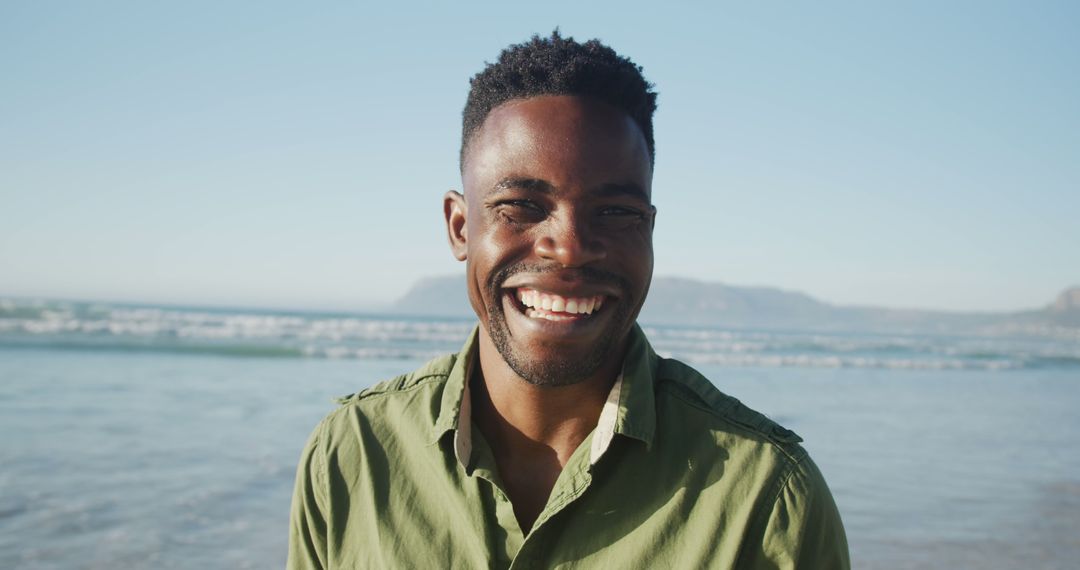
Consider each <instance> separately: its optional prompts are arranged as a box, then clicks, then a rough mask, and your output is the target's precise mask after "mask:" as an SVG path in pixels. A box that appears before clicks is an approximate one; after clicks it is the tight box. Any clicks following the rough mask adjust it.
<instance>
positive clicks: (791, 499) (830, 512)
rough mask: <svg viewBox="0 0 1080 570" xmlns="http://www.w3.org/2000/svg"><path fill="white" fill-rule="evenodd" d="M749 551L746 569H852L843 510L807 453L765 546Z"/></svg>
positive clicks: (780, 499)
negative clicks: (838, 508)
mask: <svg viewBox="0 0 1080 570" xmlns="http://www.w3.org/2000/svg"><path fill="white" fill-rule="evenodd" d="M747 552H748V554H749V556H748V558H749V560H747V562H748V564H746V567H747V568H755V569H757V568H760V569H765V568H770V569H774V568H775V569H781V568H783V569H801V568H812V569H819V568H820V569H823V570H826V569H827V570H831V569H839V570H849V569H850V568H851V562H850V560H849V556H848V545H847V536H846V535H845V534H844V524H843V522H841V520H840V512H839V511H838V510H837V508H836V502H835V501H834V500H833V496H832V493H830V492H829V487H828V485H826V484H825V478H824V477H823V476H822V475H821V471H819V470H818V468H817V465H815V464H814V462H813V461H812V460H811V459H810V458H809V457H804V458H803V459H802V461H800V462H799V464H798V465H797V466H796V468H795V470H794V471H792V473H791V475H790V476H789V477H788V479H787V482H786V483H785V484H784V486H783V488H782V489H781V491H780V494H779V495H778V496H777V498H776V502H775V504H774V505H773V508H772V512H771V513H770V514H769V517H768V519H767V520H766V522H765V530H764V535H763V537H762V541H761V545H760V546H757V545H755V546H754V547H750V548H748V549H747ZM740 567H742V565H740Z"/></svg>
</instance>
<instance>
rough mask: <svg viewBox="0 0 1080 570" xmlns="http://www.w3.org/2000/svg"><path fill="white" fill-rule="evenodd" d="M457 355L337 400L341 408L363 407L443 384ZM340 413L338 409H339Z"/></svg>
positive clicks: (448, 356)
mask: <svg viewBox="0 0 1080 570" xmlns="http://www.w3.org/2000/svg"><path fill="white" fill-rule="evenodd" d="M457 358H458V355H457V354H445V355H443V356H439V357H437V358H434V359H432V360H430V361H428V362H427V363H426V364H424V365H423V366H421V367H420V368H417V369H416V370H414V371H412V372H408V373H406V374H401V375H399V376H395V377H393V378H391V379H389V380H383V381H381V382H378V383H376V384H375V385H373V386H371V387H370V388H366V389H364V390H361V391H359V392H355V393H353V394H349V395H347V396H342V397H340V398H337V403H339V404H341V405H342V408H349V407H352V406H363V405H365V404H369V403H372V401H374V400H380V399H384V398H391V399H393V398H394V397H400V396H402V395H404V394H406V393H408V392H410V391H412V390H414V389H417V388H421V387H424V386H428V387H430V385H431V384H438V383H442V382H444V381H445V380H446V379H447V377H449V376H450V371H451V370H452V369H453V368H454V363H455V362H456V361H457ZM339 411H340V409H339Z"/></svg>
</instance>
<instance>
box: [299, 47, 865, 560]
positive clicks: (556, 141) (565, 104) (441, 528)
mask: <svg viewBox="0 0 1080 570" xmlns="http://www.w3.org/2000/svg"><path fill="white" fill-rule="evenodd" d="M655 108H656V94H655V93H654V92H653V91H652V88H651V85H649V84H648V83H647V82H646V81H645V79H644V78H643V77H642V76H641V70H640V68H639V67H637V66H636V65H634V64H633V63H631V62H630V61H629V60H627V59H625V58H622V57H620V56H618V55H616V54H615V52H613V51H612V50H611V49H610V48H607V47H606V46H603V45H602V44H600V43H599V42H596V41H591V42H588V43H585V44H579V43H577V42H574V41H573V40H572V39H564V38H562V37H560V36H559V35H558V34H557V33H556V34H553V35H552V36H551V37H550V38H539V37H534V38H533V39H532V41H530V42H527V43H525V44H521V45H517V46H512V47H510V48H508V49H507V50H506V51H504V52H503V54H502V55H501V56H500V58H499V60H498V62H496V63H494V64H491V65H489V66H487V68H486V69H484V70H483V71H482V72H481V73H480V74H478V75H477V76H476V77H475V78H473V80H472V85H471V90H470V93H469V98H468V101H467V102H466V106H465V112H464V128H463V133H462V150H461V172H462V184H463V193H457V192H449V193H447V195H446V196H445V198H444V213H445V217H446V227H447V231H448V235H449V241H450V247H451V250H452V251H453V254H454V256H455V257H457V258H458V259H459V260H462V261H465V262H466V279H467V280H468V291H469V300H470V302H471V304H472V306H473V309H474V310H475V311H476V314H477V316H478V317H479V321H480V323H479V326H478V327H477V329H476V330H475V331H474V333H473V334H472V335H471V337H470V338H469V339H468V340H467V342H466V343H465V346H464V348H463V349H462V350H461V352H460V353H459V354H456V355H450V356H447V357H444V358H440V359H436V360H434V361H432V362H429V363H428V364H426V365H425V366H424V367H422V368H421V369H420V370H417V371H415V372H413V373H411V374H406V375H403V376H400V377H398V378H395V379H393V380H390V381H387V382H383V383H381V384H378V385H376V386H374V387H372V388H370V389H368V390H364V391H363V392H360V393H358V394H355V395H353V396H351V397H348V398H345V399H343V402H342V404H343V405H342V407H341V408H339V409H338V410H336V411H335V412H333V413H332V414H330V415H329V416H327V418H326V419H324V420H323V422H322V423H321V424H320V425H319V426H318V427H317V428H316V430H315V431H314V433H313V434H312V436H311V438H310V439H309V441H308V444H307V446H306V448H305V450H304V454H303V456H302V459H301V462H300V467H299V470H298V474H297V482H296V492H295V495H294V498H293V508H292V517H291V532H290V543H289V566H290V567H291V568H554V567H560V568H796V567H797V568H846V567H848V554H847V545H846V542H845V538H844V531H843V527H842V524H841V522H840V517H839V514H838V513H837V510H836V506H835V504H834V502H833V499H832V496H831V495H830V493H829V490H828V488H827V486H826V485H825V482H824V480H823V478H822V476H821V474H820V472H819V471H818V470H817V468H816V466H815V465H814V463H813V462H812V461H811V460H810V458H809V457H807V455H806V452H805V450H803V448H802V447H801V446H800V445H799V443H798V442H799V441H800V439H799V438H798V436H796V435H795V434H793V433H792V432H790V431H788V430H786V429H784V428H782V427H780V426H778V425H777V424H775V423H773V422H772V421H770V420H769V419H767V418H765V417H764V416H762V415H761V414H758V413H756V412H754V411H752V410H749V409H748V408H746V407H744V406H742V405H741V404H740V403H739V402H738V401H737V400H735V399H733V398H731V397H728V396H726V395H724V394H722V393H720V392H719V391H718V390H717V389H716V388H715V387H714V386H713V385H712V384H711V383H710V382H709V381H708V380H706V379H705V378H703V377H702V376H701V375H700V374H698V373H697V372H696V371H694V370H693V369H691V368H689V367H688V366H686V365H684V364H682V363H679V362H678V361H675V360H671V359H665V358H661V357H659V356H657V355H656V354H655V352H653V350H652V349H651V347H650V346H649V343H648V341H647V340H646V338H645V335H644V333H643V332H642V330H641V329H640V328H638V326H637V325H636V324H635V321H636V318H637V315H638V313H639V311H640V310H641V306H642V304H643V303H644V302H645V298H646V295H647V293H648V290H649V282H650V280H651V278H652V268H653V250H652V232H653V228H654V226H655V223H656V209H655V208H654V207H653V205H652V171H653V163H654V145H653V133H652V115H653V111H654V110H655Z"/></svg>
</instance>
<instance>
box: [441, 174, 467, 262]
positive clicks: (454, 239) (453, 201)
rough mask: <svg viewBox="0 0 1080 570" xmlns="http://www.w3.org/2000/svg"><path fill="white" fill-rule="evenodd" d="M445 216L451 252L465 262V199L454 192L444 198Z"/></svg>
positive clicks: (448, 193) (451, 191)
mask: <svg viewBox="0 0 1080 570" xmlns="http://www.w3.org/2000/svg"><path fill="white" fill-rule="evenodd" d="M443 215H444V216H446V233H447V237H449V238H450V252H451V253H453V254H454V258H456V259H457V260H458V261H465V259H466V258H467V257H468V255H467V252H468V248H467V247H466V244H465V197H464V196H462V195H461V194H460V193H458V192H455V191H454V190H450V191H449V192H447V193H446V195H445V196H443Z"/></svg>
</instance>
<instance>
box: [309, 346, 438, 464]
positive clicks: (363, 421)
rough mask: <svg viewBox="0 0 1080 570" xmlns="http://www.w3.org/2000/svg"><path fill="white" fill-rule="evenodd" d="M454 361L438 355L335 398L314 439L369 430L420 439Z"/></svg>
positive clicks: (434, 413) (434, 412)
mask: <svg viewBox="0 0 1080 570" xmlns="http://www.w3.org/2000/svg"><path fill="white" fill-rule="evenodd" d="M457 358H458V355H456V354H447V355H444V356H439V357H437V358H434V359H432V360H431V361H429V362H427V363H426V364H424V365H423V366H421V367H420V368H417V369H416V370H414V371H412V372H408V373H405V374H401V375H398V376H395V377H393V378H390V379H388V380H383V381H381V382H377V383H376V384H374V385H372V386H371V387H369V388H366V389H364V390H361V391H359V392H355V393H353V394H349V395H346V396H342V397H339V398H336V401H337V403H338V404H339V407H338V408H337V409H335V410H333V411H332V412H330V413H329V414H327V415H326V417H325V418H323V420H322V422H320V424H319V425H318V426H317V427H316V429H315V434H316V435H315V436H314V437H316V438H319V439H321V440H323V443H324V444H332V442H334V441H338V442H340V441H341V439H342V436H344V435H346V434H354V435H360V432H368V431H371V432H376V433H378V434H381V435H389V434H392V433H401V434H402V435H410V434H411V435H415V436H418V437H419V436H423V435H424V433H425V432H424V430H430V428H431V426H432V425H433V424H434V423H435V419H436V417H437V416H438V411H439V405H440V403H441V401H442V394H443V389H444V387H445V385H446V380H447V378H448V377H449V376H450V371H451V370H452V369H453V367H454V363H455V362H456V361H457ZM347 439H349V440H353V439H355V438H352V437H349V438H347Z"/></svg>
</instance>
